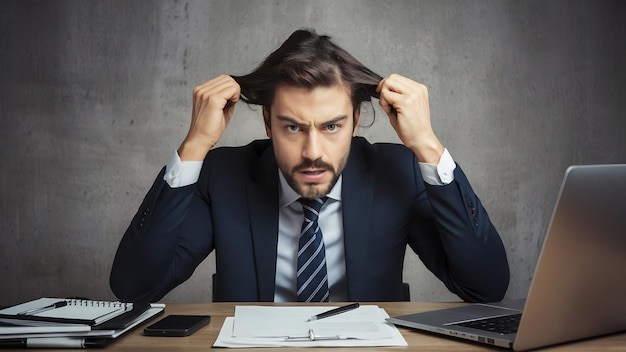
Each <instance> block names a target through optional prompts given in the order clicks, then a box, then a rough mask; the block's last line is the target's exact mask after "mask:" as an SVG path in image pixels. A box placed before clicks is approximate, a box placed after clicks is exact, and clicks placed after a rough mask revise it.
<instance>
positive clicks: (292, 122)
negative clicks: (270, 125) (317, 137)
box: [276, 115, 348, 127]
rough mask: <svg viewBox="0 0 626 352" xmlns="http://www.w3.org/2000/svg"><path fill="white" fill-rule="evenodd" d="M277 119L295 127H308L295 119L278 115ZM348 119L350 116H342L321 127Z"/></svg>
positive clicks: (326, 122) (325, 122) (324, 123)
mask: <svg viewBox="0 0 626 352" xmlns="http://www.w3.org/2000/svg"><path fill="white" fill-rule="evenodd" d="M276 118H277V119H279V120H281V121H285V122H289V123H290V124H293V125H295V126H299V127H302V126H306V124H304V123H302V122H300V121H298V120H296V119H295V118H293V117H289V116H284V115H277V116H276ZM347 118H348V115H340V116H337V117H334V118H332V119H330V120H328V121H324V122H322V123H321V125H332V124H334V123H337V122H340V121H343V120H345V119H347Z"/></svg>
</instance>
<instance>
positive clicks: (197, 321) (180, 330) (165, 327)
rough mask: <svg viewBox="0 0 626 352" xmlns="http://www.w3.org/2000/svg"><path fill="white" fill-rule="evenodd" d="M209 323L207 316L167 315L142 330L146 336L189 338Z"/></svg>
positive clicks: (209, 318)
mask: <svg viewBox="0 0 626 352" xmlns="http://www.w3.org/2000/svg"><path fill="white" fill-rule="evenodd" d="M210 321H211V316H209V315H168V316H166V317H165V318H163V319H161V320H159V321H157V322H156V323H154V324H152V325H150V326H148V327H146V328H145V329H143V334H144V335H147V336H189V335H191V334H193V333H194V332H196V331H198V329H200V328H201V327H203V326H205V325H207V324H208V323H209V322H210Z"/></svg>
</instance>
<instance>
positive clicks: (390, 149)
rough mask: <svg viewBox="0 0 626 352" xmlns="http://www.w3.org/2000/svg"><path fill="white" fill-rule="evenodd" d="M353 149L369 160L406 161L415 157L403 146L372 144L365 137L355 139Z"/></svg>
mask: <svg viewBox="0 0 626 352" xmlns="http://www.w3.org/2000/svg"><path fill="white" fill-rule="evenodd" d="M352 147H353V148H354V149H355V151H359V152H360V153H362V154H363V155H365V156H366V157H367V158H368V159H372V158H373V159H384V160H405V159H406V158H409V159H412V158H414V157H415V154H414V153H413V151H412V150H411V149H409V148H407V147H406V146H404V145H403V144H398V143H388V142H377V143H370V142H369V141H368V140H367V139H365V138H363V137H355V138H354V141H353V145H352Z"/></svg>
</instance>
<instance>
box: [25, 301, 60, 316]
mask: <svg viewBox="0 0 626 352" xmlns="http://www.w3.org/2000/svg"><path fill="white" fill-rule="evenodd" d="M66 305H67V301H61V302H56V303H52V304H51V305H49V306H45V307H41V308H35V309H29V310H27V311H24V312H21V313H17V315H33V314H38V313H41V312H45V311H48V310H52V309H56V308H61V307H65V306H66Z"/></svg>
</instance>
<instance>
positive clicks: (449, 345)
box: [55, 302, 626, 352]
mask: <svg viewBox="0 0 626 352" xmlns="http://www.w3.org/2000/svg"><path fill="white" fill-rule="evenodd" d="M237 304H240V303H237ZM245 304H250V303H245ZM252 304H254V305H260V304H262V303H252ZM460 304H462V303H432V302H428V303H427V302H385V303H378V305H379V306H380V307H382V308H384V309H385V310H386V311H387V313H388V314H389V315H390V316H398V315H403V314H410V313H417V312H423V311H428V310H434V309H441V308H447V307H452V306H455V305H460ZM235 305H236V304H235V303H197V304H168V305H167V307H166V309H165V314H164V315H163V316H165V315H169V314H208V315H211V323H210V324H209V325H208V326H206V327H204V328H202V329H201V330H199V331H197V332H196V333H195V334H193V335H192V336H189V337H148V336H143V334H142V332H143V327H144V326H141V327H139V328H137V329H136V330H134V331H132V332H130V333H129V334H128V335H126V336H123V337H122V338H120V339H119V341H116V342H114V343H113V344H112V345H110V346H109V347H107V348H106V349H105V350H110V351H128V350H132V351H143V350H150V351H153V350H156V351H207V350H211V349H212V348H211V346H212V345H213V343H214V342H215V339H216V337H217V335H218V333H219V331H220V329H221V328H222V324H223V323H224V319H225V318H226V317H227V316H233V315H234V313H235V308H234V307H235ZM263 305H273V304H271V303H270V304H263ZM163 316H161V317H163ZM161 317H159V318H157V319H160V318H161ZM400 331H401V333H402V335H403V336H404V338H405V339H406V341H407V343H408V345H409V346H408V347H387V348H381V347H376V348H372V349H370V350H372V351H373V350H375V351H398V350H405V351H415V350H425V351H493V350H494V349H493V348H490V347H488V346H483V345H478V344H475V343H472V342H471V341H465V340H456V339H452V338H446V337H441V336H435V335H430V334H427V333H422V332H417V331H414V330H410V329H403V328H400ZM363 349H365V350H368V348H358V350H363ZM216 350H218V349H216ZM219 350H221V351H226V349H223V348H220V349H219ZM290 350H294V348H285V347H283V348H276V349H273V348H256V349H232V351H242V352H243V351H257V352H259V351H260V352H270V351H290ZM300 350H304V351H306V352H312V351H325V352H328V351H329V350H332V351H350V352H354V351H356V349H355V348H311V347H307V348H305V349H300ZM544 350H545V351H574V352H576V351H626V333H621V334H615V335H610V336H604V337H600V338H595V339H589V340H584V341H579V342H575V343H569V344H565V345H560V346H556V347H551V348H548V349H544ZM55 351H60V350H55ZM68 351H76V350H68Z"/></svg>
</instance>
